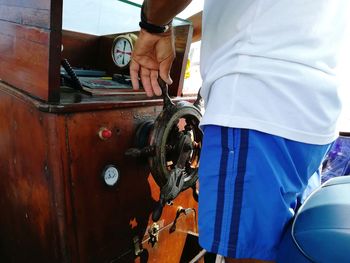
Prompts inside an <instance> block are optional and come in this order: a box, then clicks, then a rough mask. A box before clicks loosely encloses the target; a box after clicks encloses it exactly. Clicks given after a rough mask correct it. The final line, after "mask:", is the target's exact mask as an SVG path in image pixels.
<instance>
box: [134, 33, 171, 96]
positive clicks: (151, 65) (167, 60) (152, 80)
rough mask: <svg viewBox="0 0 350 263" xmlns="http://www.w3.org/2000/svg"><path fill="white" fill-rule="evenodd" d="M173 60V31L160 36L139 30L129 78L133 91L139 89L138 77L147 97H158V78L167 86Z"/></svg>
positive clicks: (169, 82)
mask: <svg viewBox="0 0 350 263" xmlns="http://www.w3.org/2000/svg"><path fill="white" fill-rule="evenodd" d="M174 58H175V45H174V36H173V30H172V28H170V30H169V31H168V32H166V33H161V34H151V33H148V32H147V31H146V30H143V29H141V31H140V34H139V38H138V40H137V42H136V44H135V48H134V50H133V52H132V60H131V64H130V77H131V81H132V86H133V88H134V89H135V90H138V89H139V77H140V79H141V82H142V85H143V88H144V89H145V91H146V94H147V96H148V97H152V96H154V95H156V96H160V95H161V94H162V90H161V88H160V86H159V84H158V76H160V77H161V78H162V79H163V80H164V81H165V82H166V83H167V84H168V85H170V84H171V83H172V82H173V81H172V80H171V78H170V69H171V65H172V63H173V61H174Z"/></svg>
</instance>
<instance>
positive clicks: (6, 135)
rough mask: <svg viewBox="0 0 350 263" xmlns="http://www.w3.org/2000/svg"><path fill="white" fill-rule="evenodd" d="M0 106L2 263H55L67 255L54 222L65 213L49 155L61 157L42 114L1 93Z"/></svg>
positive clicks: (0, 237) (0, 251) (0, 246)
mask: <svg viewBox="0 0 350 263" xmlns="http://www.w3.org/2000/svg"><path fill="white" fill-rule="evenodd" d="M0 101H1V103H0V116H1V117H0V135H1V140H0V193H1V194H0V209H1V210H2V211H4V212H3V213H2V214H1V217H0V240H1V241H0V243H1V245H0V257H1V261H2V262H59V261H58V260H57V259H64V257H63V256H62V254H66V253H65V252H64V251H63V250H65V248H62V246H61V245H60V243H59V240H61V234H60V233H59V230H58V227H56V225H57V224H56V221H60V220H61V219H60V218H62V217H63V218H64V209H62V206H61V204H62V201H60V200H59V198H58V197H53V189H54V187H60V184H59V183H58V180H54V178H55V176H57V175H56V174H55V172H54V171H53V169H52V167H50V163H51V162H50V161H49V158H50V157H49V155H51V157H53V156H54V155H58V156H59V155H62V154H63V155H64V154H65V152H62V153H61V152H58V151H56V150H57V149H55V147H53V148H51V147H52V146H53V145H50V144H49V143H50V141H49V139H48V138H49V137H53V136H52V135H50V133H51V132H52V131H51V130H50V129H48V128H47V126H46V125H47V124H46V123H45V122H46V121H45V115H44V114H43V113H41V112H39V111H37V110H36V109H35V108H34V107H32V106H31V105H28V104H24V103H21V101H20V100H19V99H17V98H15V97H13V96H10V95H9V94H6V93H4V92H0ZM62 135H64V134H62ZM51 142H52V141H51ZM57 165H58V166H60V165H61V163H60V162H59V163H58V164H57ZM57 171H61V169H59V168H58V167H57V168H56V172H57ZM56 179H58V178H56ZM57 212H58V213H59V217H57ZM30 259H33V261H31V260H30ZM34 259H35V260H34ZM62 262H64V261H62Z"/></svg>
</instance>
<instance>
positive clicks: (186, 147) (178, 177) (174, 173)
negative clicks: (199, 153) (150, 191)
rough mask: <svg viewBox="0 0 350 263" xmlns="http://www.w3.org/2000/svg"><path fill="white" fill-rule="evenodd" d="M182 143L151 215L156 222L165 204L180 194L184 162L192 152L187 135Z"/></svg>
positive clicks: (190, 142)
mask: <svg viewBox="0 0 350 263" xmlns="http://www.w3.org/2000/svg"><path fill="white" fill-rule="evenodd" d="M184 136H185V138H184V140H183V141H182V145H181V149H180V152H181V154H180V155H179V158H178V160H177V162H176V165H175V167H174V169H172V170H171V171H170V176H169V179H168V181H167V182H166V184H165V185H164V186H162V187H161V188H160V197H159V201H158V203H157V206H156V208H155V209H154V211H153V214H152V220H153V221H154V222H156V221H158V220H159V218H160V217H161V215H162V212H163V207H164V205H165V204H166V203H168V202H171V201H172V200H173V199H175V197H177V196H178V194H179V193H180V192H181V190H182V189H183V186H184V179H185V177H186V170H185V166H186V161H187V160H188V158H189V156H190V153H191V150H192V140H191V136H190V135H189V134H185V135H184Z"/></svg>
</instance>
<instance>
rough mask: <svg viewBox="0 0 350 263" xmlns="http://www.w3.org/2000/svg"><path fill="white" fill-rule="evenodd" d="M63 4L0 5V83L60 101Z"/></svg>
mask: <svg viewBox="0 0 350 263" xmlns="http://www.w3.org/2000/svg"><path fill="white" fill-rule="evenodd" d="M61 24H62V0H58V1H45V0H28V1H24V0H14V1H10V0H1V1H0V80H2V81H4V82H6V83H9V84H11V85H12V86H14V87H16V88H18V89H21V90H23V91H24V92H26V93H28V94H31V96H33V97H37V98H39V99H42V100H45V101H51V102H58V100H59V85H60V82H59V81H60V79H59V67H60V58H61V57H60V43H61V28H62V26H61Z"/></svg>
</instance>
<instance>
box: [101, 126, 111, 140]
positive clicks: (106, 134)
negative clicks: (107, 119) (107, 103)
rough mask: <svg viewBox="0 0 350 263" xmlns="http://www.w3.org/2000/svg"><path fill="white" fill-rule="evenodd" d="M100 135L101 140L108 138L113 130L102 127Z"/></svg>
mask: <svg viewBox="0 0 350 263" xmlns="http://www.w3.org/2000/svg"><path fill="white" fill-rule="evenodd" d="M98 135H99V136H100V139H101V140H107V139H109V138H111V137H112V131H111V130H109V129H107V128H101V129H100V132H99V133H98Z"/></svg>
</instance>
